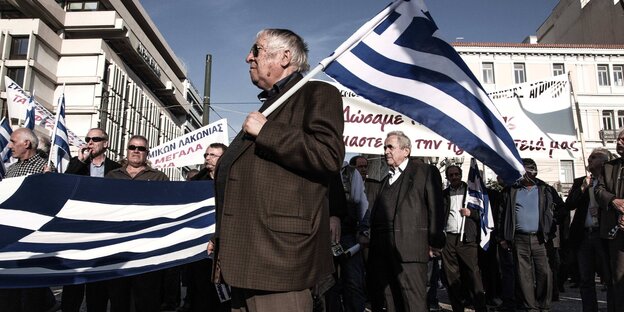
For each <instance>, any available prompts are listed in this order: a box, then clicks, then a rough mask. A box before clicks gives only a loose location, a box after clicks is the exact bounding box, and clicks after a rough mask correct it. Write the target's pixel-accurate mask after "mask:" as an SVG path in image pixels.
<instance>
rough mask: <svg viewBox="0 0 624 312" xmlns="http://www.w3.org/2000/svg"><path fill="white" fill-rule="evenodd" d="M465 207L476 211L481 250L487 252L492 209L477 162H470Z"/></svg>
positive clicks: (491, 228)
mask: <svg viewBox="0 0 624 312" xmlns="http://www.w3.org/2000/svg"><path fill="white" fill-rule="evenodd" d="M466 206H467V207H468V208H470V209H476V210H478V211H479V215H480V216H481V223H480V225H481V248H483V250H487V249H488V247H489V243H490V234H491V233H492V230H493V229H494V219H493V216H492V208H491V207H490V198H489V196H488V194H487V189H486V188H485V183H483V179H482V178H481V173H480V172H479V168H478V167H477V160H476V159H474V158H472V159H471V160H470V170H469V171H468V196H467V198H466Z"/></svg>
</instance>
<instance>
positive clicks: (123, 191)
mask: <svg viewBox="0 0 624 312" xmlns="http://www.w3.org/2000/svg"><path fill="white" fill-rule="evenodd" d="M212 189H213V184H212V181H192V182H161V181H131V180H114V179H106V178H92V177H84V176H77V175H70V174H58V173H47V174H37V175H31V176H28V177H21V178H9V179H4V180H2V181H0V288H17V287H40V286H51V285H63V284H77V283H84V282H92V281H98V280H105V279H111V278H116V277H120V276H128V275H134V274H140V273H145V272H149V271H154V270H159V269H163V268H167V267H171V266H176V265H180V264H184V263H188V262H192V261H196V260H199V259H202V258H205V257H206V243H207V242H208V239H209V237H210V235H211V233H213V232H214V223H215V218H214V195H213V191H212Z"/></svg>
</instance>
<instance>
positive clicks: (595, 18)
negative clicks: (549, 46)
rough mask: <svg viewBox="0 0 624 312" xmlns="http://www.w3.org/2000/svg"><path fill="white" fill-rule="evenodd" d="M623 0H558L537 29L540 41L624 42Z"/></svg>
mask: <svg viewBox="0 0 624 312" xmlns="http://www.w3.org/2000/svg"><path fill="white" fill-rule="evenodd" d="M622 29H624V1H623V0H560V1H559V3H558V4H557V6H555V8H554V9H553V11H552V13H551V14H550V16H548V18H547V19H546V20H545V21H544V23H542V25H541V26H540V27H539V28H538V29H537V40H538V41H539V42H540V43H573V44H578V43H585V44H624V31H622Z"/></svg>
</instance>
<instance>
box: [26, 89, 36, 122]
mask: <svg viewBox="0 0 624 312" xmlns="http://www.w3.org/2000/svg"><path fill="white" fill-rule="evenodd" d="M24 128H28V129H30V130H34V129H35V91H33V93H32V94H31V95H30V97H29V98H28V107H27V108H26V118H24Z"/></svg>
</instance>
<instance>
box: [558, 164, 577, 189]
mask: <svg viewBox="0 0 624 312" xmlns="http://www.w3.org/2000/svg"><path fill="white" fill-rule="evenodd" d="M560 165H561V177H560V178H561V183H566V184H571V183H574V161H573V160H561V161H560Z"/></svg>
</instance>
